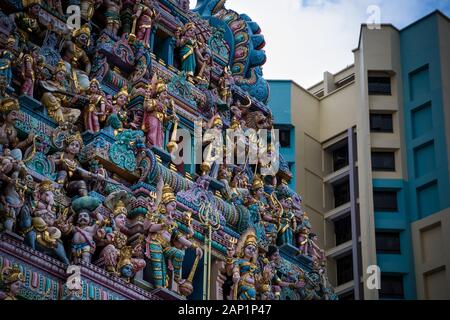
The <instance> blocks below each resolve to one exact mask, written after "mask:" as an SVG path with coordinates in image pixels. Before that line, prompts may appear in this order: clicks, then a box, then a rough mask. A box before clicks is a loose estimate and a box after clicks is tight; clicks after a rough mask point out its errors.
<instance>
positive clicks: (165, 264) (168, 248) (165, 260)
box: [144, 184, 203, 289]
mask: <svg viewBox="0 0 450 320" xmlns="http://www.w3.org/2000/svg"><path fill="white" fill-rule="evenodd" d="M158 199H160V201H161V203H160V205H159V208H158V211H157V212H154V213H149V214H148V217H147V220H146V223H145V226H144V228H145V229H146V231H147V239H146V248H145V255H146V257H147V258H148V260H149V262H150V267H151V269H150V270H151V271H150V272H151V278H152V280H153V285H154V286H155V287H156V288H169V289H174V285H177V286H178V287H179V288H180V287H182V286H183V284H184V283H185V282H186V280H185V279H182V277H181V273H182V270H181V268H182V265H183V260H184V251H185V250H186V249H188V248H191V249H193V250H195V252H196V255H197V257H198V259H201V257H202V255H203V251H202V249H200V248H199V247H198V245H197V244H196V243H195V242H193V241H191V240H189V239H187V238H188V237H187V236H186V235H185V234H183V232H182V231H181V230H180V229H179V228H178V224H177V222H176V220H175V218H176V215H177V212H176V211H177V199H176V196H175V194H174V193H173V190H172V187H171V186H170V185H168V184H166V185H164V187H163V189H162V192H161V195H158Z"/></svg>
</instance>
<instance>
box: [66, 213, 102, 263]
mask: <svg viewBox="0 0 450 320" xmlns="http://www.w3.org/2000/svg"><path fill="white" fill-rule="evenodd" d="M79 210H80V211H79V212H78V213H77V215H76V221H75V222H74V225H73V228H72V232H73V236H72V244H71V253H72V259H73V261H74V263H80V262H81V261H84V262H88V263H90V262H91V259H92V255H93V254H94V253H95V249H96V247H97V245H96V242H95V240H94V237H95V235H96V234H97V231H98V229H99V228H100V224H101V222H102V221H103V216H102V215H101V214H97V221H95V222H93V219H92V218H91V211H90V209H89V208H87V207H80V209H79Z"/></svg>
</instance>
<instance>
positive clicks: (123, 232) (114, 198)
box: [97, 190, 146, 282]
mask: <svg viewBox="0 0 450 320" xmlns="http://www.w3.org/2000/svg"><path fill="white" fill-rule="evenodd" d="M127 199H128V194H127V193H126V192H125V191H123V190H122V191H116V192H113V193H111V194H110V195H109V196H108V197H107V198H106V199H105V201H104V205H105V206H106V207H107V208H109V209H110V210H111V212H112V216H111V219H110V221H109V223H107V224H106V225H105V226H104V227H103V228H102V229H99V231H98V232H97V237H98V238H100V240H103V242H104V243H105V244H106V246H105V247H104V248H103V249H102V251H101V252H100V257H101V258H103V260H104V265H105V268H106V270H107V271H108V272H110V273H112V274H114V275H117V276H120V277H122V278H124V279H125V280H126V281H128V282H129V281H130V280H131V278H132V277H133V276H134V275H135V274H136V272H137V271H139V270H141V269H143V268H144V267H145V265H146V263H145V261H144V260H143V259H140V258H136V257H134V256H133V255H134V252H136V251H137V249H138V248H133V247H131V246H127V240H128V235H127V233H128V228H127V225H126V224H127V213H128V210H127V208H126V202H127Z"/></svg>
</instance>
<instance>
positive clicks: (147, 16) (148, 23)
mask: <svg viewBox="0 0 450 320" xmlns="http://www.w3.org/2000/svg"><path fill="white" fill-rule="evenodd" d="M152 7H153V5H152V3H151V1H149V0H138V1H136V6H135V9H134V10H135V13H134V15H133V18H134V19H137V20H136V21H137V22H136V27H137V33H136V36H137V39H138V40H139V41H141V42H142V43H143V44H144V47H146V48H148V47H149V46H150V36H151V31H152V26H153V24H154V23H155V22H156V21H157V20H158V19H159V14H157V13H156V11H155V9H153V8H152Z"/></svg>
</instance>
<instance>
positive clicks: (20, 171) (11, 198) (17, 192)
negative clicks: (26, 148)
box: [0, 161, 26, 231]
mask: <svg viewBox="0 0 450 320" xmlns="http://www.w3.org/2000/svg"><path fill="white" fill-rule="evenodd" d="M25 174H26V170H25V165H24V164H23V162H22V161H17V162H15V164H14V166H13V169H12V170H10V172H9V173H8V174H4V173H1V174H0V183H1V187H0V213H1V216H0V218H1V222H2V229H6V230H9V231H13V230H14V227H15V225H16V219H17V216H18V214H19V211H20V209H21V208H22V206H23V204H24V200H25V197H24V191H25V190H26V187H25V185H23V183H22V181H23V178H24V175H25Z"/></svg>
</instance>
